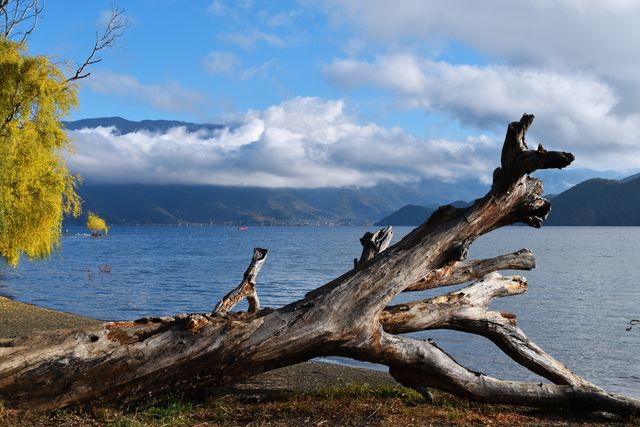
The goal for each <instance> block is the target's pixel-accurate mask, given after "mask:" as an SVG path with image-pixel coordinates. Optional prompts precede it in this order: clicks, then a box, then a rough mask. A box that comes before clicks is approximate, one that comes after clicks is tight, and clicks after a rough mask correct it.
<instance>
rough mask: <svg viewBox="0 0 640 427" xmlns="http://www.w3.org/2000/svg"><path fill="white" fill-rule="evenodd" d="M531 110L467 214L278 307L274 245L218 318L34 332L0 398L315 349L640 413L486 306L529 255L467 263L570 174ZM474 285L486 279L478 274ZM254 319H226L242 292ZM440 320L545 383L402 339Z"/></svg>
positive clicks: (120, 397)
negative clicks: (472, 251)
mask: <svg viewBox="0 0 640 427" xmlns="http://www.w3.org/2000/svg"><path fill="white" fill-rule="evenodd" d="M532 121H533V116H532V115H527V114H525V115H524V116H523V117H522V119H521V120H520V121H519V122H513V123H511V124H510V125H509V127H508V130H507V135H506V138H505V143H504V147H503V150H502V158H501V166H500V167H499V168H497V169H496V170H495V172H494V179H493V185H492V188H491V190H490V191H489V192H488V193H487V195H486V196H484V197H483V198H481V199H478V200H476V201H475V203H474V204H473V205H472V206H470V207H467V208H454V207H452V206H443V207H441V208H439V209H438V210H437V211H436V212H435V213H434V214H433V215H432V216H431V217H430V218H429V219H428V220H427V221H426V222H425V223H424V224H422V225H421V226H419V227H417V228H416V229H415V230H413V231H412V232H411V233H409V234H408V235H407V236H406V237H405V238H404V239H402V240H401V241H400V242H399V243H397V244H395V245H393V246H391V247H389V248H387V249H385V247H386V246H387V245H388V242H389V241H390V234H391V230H390V229H383V230H380V231H379V232H377V233H367V234H366V235H365V236H364V237H363V238H362V239H361V242H362V244H363V252H362V255H361V258H360V260H356V261H355V263H354V264H355V266H354V269H353V270H351V271H349V272H347V273H345V274H343V275H342V276H340V277H339V278H337V279H335V280H333V281H331V282H329V283H327V284H326V285H324V286H322V287H320V288H318V289H316V290H314V291H312V292H309V293H308V294H307V295H306V296H305V298H304V299H301V300H299V301H296V302H293V303H291V304H289V305H287V306H285V307H282V308H279V309H277V310H273V309H268V308H264V309H259V304H258V298H257V292H256V276H257V274H258V271H259V270H260V267H261V266H262V264H263V263H264V262H265V259H266V250H264V249H259V248H257V249H256V250H255V252H254V256H253V259H252V262H251V264H250V266H249V268H248V269H247V272H246V273H245V276H244V279H243V281H242V283H241V284H240V285H239V286H238V287H237V288H236V289H235V290H233V291H232V292H230V293H229V294H228V295H227V296H226V297H225V298H224V299H223V300H222V301H221V302H220V303H218V304H217V306H216V309H215V310H214V312H213V313H212V314H210V315H209V314H192V315H186V314H184V315H178V316H175V317H167V318H143V319H139V320H137V321H131V322H111V323H106V324H104V325H101V326H97V327H93V328H87V329H83V330H65V331H52V332H43V333H37V334H34V335H32V336H29V337H25V338H18V339H14V340H10V341H4V342H3V343H2V344H0V345H2V348H0V394H1V395H2V399H3V400H4V401H5V403H6V404H7V405H8V406H11V407H17V408H40V409H50V408H57V407H61V406H65V405H69V404H74V403H86V402H108V401H120V402H122V401H131V400H138V399H144V398H147V397H149V396H153V395H157V394H159V393H165V392H170V391H171V392H175V391H181V390H187V389H190V388H194V387H202V386H206V385H222V384H228V383H232V382H235V381H238V380H240V379H242V378H246V377H249V376H252V375H254V374H257V373H259V372H263V371H267V370H271V369H275V368H278V367H282V366H286V365H291V364H294V363H298V362H302V361H306V360H309V359H311V358H314V357H319V356H330V355H334V356H346V357H350V358H353V359H358V360H363V361H369V362H375V363H382V364H385V365H387V366H388V367H389V368H390V373H391V375H393V377H394V378H395V379H396V380H398V381H399V382H400V383H401V384H404V385H406V386H409V387H413V388H415V389H416V390H418V391H421V392H423V393H425V394H426V393H428V392H427V388H428V387H434V388H438V389H441V390H444V391H447V392H450V393H453V394H456V395H459V396H466V397H469V398H471V399H474V400H479V401H484V402H495V403H508V404H518V405H529V406H563V407H576V408H581V409H582V410H585V409H587V410H604V411H609V412H616V413H625V414H628V413H634V412H638V411H640V401H638V400H635V399H631V398H628V397H624V396H620V395H614V394H610V393H607V392H605V391H604V390H602V389H600V388H598V387H596V386H595V385H593V384H591V383H589V382H587V381H586V380H584V379H582V378H580V377H578V376H577V375H575V374H574V373H573V372H571V371H570V370H569V369H568V368H567V367H565V366H564V365H563V364H561V363H560V362H558V361H556V360H554V359H553V358H551V357H550V356H549V355H548V354H546V353H545V352H544V351H543V350H542V349H540V348H539V347H538V346H536V345H535V344H534V343H533V342H532V341H531V340H529V339H528V338H527V337H526V335H525V334H524V333H523V332H522V331H521V330H520V329H519V328H518V327H517V326H516V317H515V315H513V314H510V313H504V312H503V313H499V312H494V311H490V310H489V309H488V308H487V306H488V304H489V302H490V301H491V300H492V299H494V298H498V297H503V296H509V295H516V294H520V293H523V292H525V291H526V289H527V282H526V280H525V279H524V278H523V277H520V276H511V277H502V276H500V275H499V274H498V273H496V272H497V271H499V270H505V269H520V270H528V269H531V268H533V267H534V265H535V261H534V258H533V255H532V254H531V252H529V251H528V250H526V249H523V250H521V251H518V252H515V253H513V254H508V255H503V256H499V257H496V258H492V259H487V260H473V261H469V260H466V259H465V258H466V256H467V250H468V248H469V246H470V245H471V244H472V243H473V241H474V240H475V239H476V238H478V237H479V236H481V235H483V234H485V233H488V232H490V231H492V230H494V229H496V228H499V227H502V226H505V225H508V224H513V223H516V222H524V223H526V224H528V225H530V226H532V227H540V226H541V225H542V222H543V221H544V219H545V218H546V217H547V214H548V212H549V209H550V204H549V202H548V201H547V200H545V199H543V198H542V197H541V196H542V183H541V182H540V181H539V180H538V179H536V178H533V177H530V176H528V175H527V174H529V173H531V172H533V171H535V170H537V169H545V168H563V167H565V166H567V165H569V164H570V163H571V162H572V161H573V159H574V157H573V156H572V155H571V154H569V153H563V152H556V151H546V150H544V149H542V148H541V147H539V148H538V150H528V148H527V146H526V143H525V133H526V131H527V129H528V128H529V126H530V125H531V123H532ZM477 279H479V280H477ZM472 280H477V281H476V282H475V283H473V284H471V285H469V286H467V287H465V288H463V289H461V290H459V291H456V292H451V293H448V294H444V295H441V296H438V297H434V298H429V299H424V300H418V301H413V302H409V303H406V304H401V305H396V306H389V303H390V302H391V300H392V299H393V298H394V297H395V296H396V295H398V294H399V293H401V292H405V291H417V290H424V289H433V288H437V287H441V286H449V285H454V284H460V283H465V282H468V281H472ZM244 297H248V298H249V299H250V303H251V304H250V309H249V312H247V313H230V312H229V311H230V309H231V308H232V307H233V306H234V305H235V304H237V302H239V301H240V300H241V299H242V298H244ZM434 328H447V329H455V330H458V331H464V332H469V333H473V334H479V335H483V336H485V337H487V338H489V339H490V340H491V341H493V342H494V343H495V344H496V345H497V346H498V347H499V348H500V349H501V350H503V351H504V352H505V353H506V354H507V355H509V356H510V357H511V358H513V359H514V360H515V361H516V362H518V363H520V364H521V365H523V366H525V367H526V368H528V369H530V370H531V371H533V372H535V373H537V374H539V375H541V376H543V377H544V378H546V379H547V380H549V383H547V384H540V383H526V382H515V381H504V380H499V379H496V378H492V377H489V376H486V375H483V374H479V373H476V372H473V371H470V370H468V369H466V368H464V367H463V366H461V365H459V364H458V363H457V362H455V361H454V360H453V359H452V358H451V357H450V356H449V355H447V354H446V353H445V352H444V351H443V350H441V349H440V348H439V347H438V346H437V345H436V344H435V343H433V342H430V341H427V342H425V341H418V340H415V339H412V338H408V337H405V336H401V335H400V334H403V333H407V332H414V331H421V330H426V329H434Z"/></svg>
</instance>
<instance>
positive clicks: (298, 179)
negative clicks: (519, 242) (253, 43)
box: [68, 98, 499, 188]
mask: <svg viewBox="0 0 640 427" xmlns="http://www.w3.org/2000/svg"><path fill="white" fill-rule="evenodd" d="M235 122H236V123H238V124H237V125H235V126H233V127H232V128H225V129H222V130H219V131H215V132H213V133H209V132H205V131H201V132H196V133H188V132H186V131H185V129H184V128H176V129H172V130H171V131H169V132H167V133H165V134H161V135H154V134H150V133H148V132H135V133H129V134H125V135H118V134H116V133H114V132H113V129H109V128H97V129H84V130H79V131H73V132H71V136H72V137H73V138H74V140H75V146H76V154H74V155H72V156H70V158H69V159H68V163H69V167H70V169H71V170H72V171H74V172H80V173H81V174H82V175H83V176H85V178H86V179H87V180H88V181H91V182H112V183H132V182H136V183H185V184H187V183H190V184H193V183H198V184H217V185H247V186H263V187H306V188H312V187H327V186H370V185H374V184H376V183H378V182H380V181H383V180H393V181H396V182H403V181H405V182H408V181H418V180H420V179H422V178H435V179H440V180H445V181H455V180H457V179H460V178H470V177H478V176H483V177H484V178H485V180H486V179H488V177H489V176H490V174H491V172H492V170H493V167H494V165H495V164H496V159H497V158H498V157H499V145H498V144H497V143H496V142H495V141H494V140H493V139H491V138H489V137H486V136H481V137H477V138H468V139H466V140H463V141H451V140H446V139H437V140H425V139H419V138H416V137H414V136H411V135H409V134H407V133H406V132H404V131H403V130H402V129H399V128H385V127H381V126H378V125H376V124H373V123H368V124H359V123H357V122H356V121H355V120H354V118H352V117H351V116H349V115H348V114H346V112H345V106H344V103H343V101H326V100H321V99H318V98H294V99H292V100H289V101H285V102H283V103H281V104H278V105H274V106H272V107H269V108H267V109H265V110H262V111H250V112H247V113H245V114H243V115H241V116H237V117H236V119H235Z"/></svg>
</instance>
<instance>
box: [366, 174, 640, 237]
mask: <svg viewBox="0 0 640 427" xmlns="http://www.w3.org/2000/svg"><path fill="white" fill-rule="evenodd" d="M547 198H548V199H549V200H550V201H551V212H550V213H549V217H548V218H547V220H546V221H545V225H569V226H612V225H615V226H637V225H640V174H635V175H632V176H629V177H627V178H624V179H620V180H615V179H602V178H593V179H589V180H586V181H583V182H581V183H580V184H578V185H576V186H574V187H571V188H570V189H568V190H566V191H563V192H562V193H560V194H557V195H550V196H547ZM454 205H456V207H460V206H461V203H456V204H454ZM434 210H435V209H434V207H432V206H415V205H407V206H404V207H402V208H400V209H399V210H397V211H396V212H394V213H392V214H391V215H388V216H386V217H385V218H383V219H382V220H380V221H378V222H377V223H376V225H385V226H386V225H398V226H405V225H407V226H416V225H419V224H421V223H422V222H424V221H425V219H426V218H428V217H429V215H431V214H432V213H433V211H434Z"/></svg>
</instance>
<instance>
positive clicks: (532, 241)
mask: <svg viewBox="0 0 640 427" xmlns="http://www.w3.org/2000/svg"><path fill="white" fill-rule="evenodd" d="M373 229H374V228H373V227H371V228H364V227H255V228H250V229H248V230H244V231H240V230H238V229H236V228H234V227H114V228H112V229H111V230H110V232H109V236H108V237H107V238H104V239H94V238H89V237H86V236H82V235H74V234H75V233H80V234H81V233H85V232H86V230H85V229H80V228H78V229H74V228H70V229H69V232H70V233H71V234H72V235H68V236H63V237H62V247H61V249H60V250H59V251H58V252H57V253H56V254H55V255H54V256H52V257H51V258H49V259H47V260H45V261H40V262H26V261H23V262H21V264H20V266H19V267H18V268H17V269H9V268H6V267H5V268H3V269H2V270H0V294H3V295H5V296H9V297H12V298H14V299H16V300H18V301H23V302H29V303H34V304H38V305H40V306H44V307H49V308H53V309H56V310H62V311H68V312H72V313H76V314H80V315H84V316H90V317H95V318H99V319H104V320H114V319H135V318H138V317H142V316H146V315H152V316H160V315H172V314H176V313H181V312H209V311H211V309H212V308H213V306H214V305H215V303H216V302H217V301H218V300H219V299H220V298H221V297H222V296H223V295H224V294H226V293H227V292H228V291H229V290H230V289H232V288H233V287H235V286H236V285H237V284H238V283H239V282H240V280H241V278H242V274H243V273H244V270H245V269H246V267H247V266H248V264H249V260H250V258H251V254H252V249H253V247H255V246H261V247H265V248H268V249H269V256H268V258H267V261H266V263H265V265H264V267H263V269H262V271H261V272H260V275H259V276H258V294H259V296H260V299H261V303H262V305H263V306H270V307H278V306H282V305H284V304H287V303H289V302H292V301H294V300H296V299H298V298H301V297H302V296H303V295H304V294H305V293H306V292H307V291H309V290H311V289H313V288H316V287H318V286H320V285H322V284H324V283H326V282H327V281H329V280H331V279H333V278H335V277H337V276H339V275H340V274H342V273H344V272H345V271H347V270H349V269H351V268H352V266H353V258H354V257H358V256H359V255H360V244H359V238H360V237H361V236H362V235H363V234H364V232H365V231H367V230H373ZM410 230H411V228H409V227H396V228H395V236H396V237H394V242H395V241H397V240H398V238H399V237H401V236H403V235H405V234H406V233H407V232H409V231H410ZM523 247H526V248H529V249H531V250H533V252H534V254H535V255H536V258H537V268H536V269H534V270H533V271H529V272H517V273H515V274H522V275H524V276H525V277H527V279H528V281H529V291H528V292H527V293H526V294H524V295H519V296H514V297H510V298H502V299H499V300H496V301H495V302H494V303H493V304H492V307H493V308H495V309H499V310H506V311H511V312H514V313H516V314H517V315H518V318H519V325H520V327H521V328H522V329H523V330H524V331H525V333H527V334H528V336H529V337H530V338H531V339H533V340H534V341H535V342H536V343H537V344H538V345H540V346H541V347H542V348H543V349H545V350H546V351H547V352H548V353H550V354H551V355H553V356H555V357H556V358H558V359H559V360H561V361H562V362H564V363H566V364H567V365H568V366H569V367H570V368H572V369H573V370H574V371H575V372H577V373H578V374H581V375H584V376H585V377H587V379H589V380H591V381H593V382H595V383H596V384H598V385H600V386H603V387H605V388H606V389H608V390H610V391H618V392H623V393H626V394H628V395H632V396H635V397H640V328H634V329H633V330H631V331H626V330H625V328H626V327H627V326H628V322H629V319H633V318H638V317H640V285H639V284H638V283H639V282H640V263H639V262H638V254H639V253H640V227H637V228H636V227H546V228H542V229H540V230H535V229H531V228H528V227H506V228H503V229H500V230H497V231H494V232H493V233H491V234H489V235H487V236H484V237H482V238H481V239H479V240H478V241H477V242H476V243H475V244H474V245H473V246H472V247H471V253H470V258H481V257H482V258H486V257H492V256H496V255H500V254H502V253H508V252H512V251H515V250H518V249H520V248H523ZM103 264H109V265H110V266H111V272H110V273H104V272H101V271H100V266H101V265H103ZM454 289H456V288H453V287H452V288H449V289H447V290H454ZM436 291H438V290H436ZM439 291H440V292H433V291H432V292H423V293H413V294H403V295H402V296H401V297H400V298H399V299H398V301H406V300H408V299H409V298H411V299H418V298H423V297H424V296H430V295H434V294H437V293H441V292H442V290H439ZM245 307H246V305H241V306H239V308H242V309H244V308H245ZM416 335H417V336H419V337H421V338H426V337H431V338H433V339H435V340H436V342H438V344H439V345H440V346H441V347H442V348H443V349H444V350H446V351H447V352H449V353H450V354H451V355H452V356H454V357H455V358H456V359H457V360H458V361H459V362H461V363H462V364H464V365H466V366H468V367H470V368H472V369H475V370H479V371H482V372H485V373H487V374H491V375H495V376H499V377H501V378H507V379H517V380H536V381H537V380H538V379H539V377H537V376H536V375H535V374H531V373H529V372H528V371H526V370H524V369H523V368H521V367H520V366H519V365H517V364H516V363H514V362H512V361H511V360H510V359H509V358H508V357H506V356H504V355H503V354H502V353H501V352H500V351H499V350H498V349H497V348H496V347H495V346H493V344H491V343H490V342H489V341H488V340H486V339H484V338H481V337H477V336H473V335H469V334H464V333H460V332H454V331H428V332H423V333H420V334H416ZM331 360H332V361H334V362H335V361H338V362H340V363H348V364H349V363H354V362H352V361H349V360H344V359H331ZM356 364H357V365H360V364H359V363H356Z"/></svg>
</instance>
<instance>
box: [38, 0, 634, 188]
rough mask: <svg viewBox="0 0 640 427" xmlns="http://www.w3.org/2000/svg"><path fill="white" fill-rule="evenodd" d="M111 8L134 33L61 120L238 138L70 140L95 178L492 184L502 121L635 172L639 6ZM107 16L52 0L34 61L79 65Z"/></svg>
mask: <svg viewBox="0 0 640 427" xmlns="http://www.w3.org/2000/svg"><path fill="white" fill-rule="evenodd" d="M118 4H119V6H120V7H121V8H122V9H124V10H125V15H126V16H127V17H128V19H129V20H130V23H131V26H130V28H129V29H128V30H127V31H126V33H125V35H124V36H123V37H121V38H120V39H118V40H117V42H116V45H115V47H113V48H112V49H110V50H108V51H106V52H105V53H104V55H103V58H104V59H103V61H102V62H101V63H99V64H96V65H95V66H94V67H93V68H92V69H91V71H92V72H93V75H92V76H91V77H89V78H88V79H86V80H83V81H81V83H80V107H79V108H78V110H77V111H75V112H74V113H73V116H72V118H73V119H79V118H87V117H101V116H122V117H125V118H128V119H131V120H141V119H158V118H164V119H179V120H186V121H194V122H215V123H230V124H233V125H234V127H233V128H232V129H230V130H229V131H228V132H227V133H225V134H220V135H186V136H182V135H178V134H176V135H164V136H162V138H160V137H159V136H158V137H153V136H149V135H131V136H128V137H122V136H118V135H115V134H114V133H112V132H109V131H108V130H102V131H100V132H101V133H100V132H97V131H96V132H93V133H91V132H84V133H77V134H75V135H74V138H75V139H76V149H77V152H78V155H77V156H76V157H75V158H74V157H72V158H70V160H69V163H70V166H71V167H72V168H74V169H75V170H77V171H79V172H81V173H83V174H84V175H87V176H89V177H91V176H93V177H94V178H96V179H98V177H100V178H99V179H100V180H105V181H113V180H117V179H116V178H118V179H122V177H123V171H125V170H135V171H138V172H137V173H136V174H131V173H129V174H125V176H126V180H129V181H136V182H138V181H139V182H147V181H151V182H158V181H163V180H164V181H167V182H174V181H176V182H183V181H186V182H198V183H208V184H226V185H228V184H233V183H239V184H241V185H265V186H303V187H317V186H342V185H356V186H358V185H374V184H376V183H378V182H380V181H384V180H392V181H411V182H415V181H420V180H423V179H436V180H441V181H456V180H461V179H475V178H477V179H481V180H483V181H488V179H489V177H490V175H491V171H492V170H493V168H494V167H495V164H496V162H497V159H498V156H499V150H500V143H501V139H502V136H503V134H504V129H505V126H506V124H507V123H508V122H510V121H512V120H516V119H518V118H519V117H520V115H521V114H522V113H523V112H530V113H534V114H536V117H537V119H536V123H535V125H534V127H533V128H532V131H531V136H530V141H532V143H537V142H543V143H544V144H545V146H546V147H547V148H551V149H562V150H566V151H572V152H574V153H575V154H576V156H577V161H576V165H577V167H580V168H590V169H594V170H616V171H620V173H621V174H622V173H624V171H630V170H633V169H635V168H637V167H638V164H639V163H640V162H638V159H640V151H639V150H640V149H639V148H638V144H637V141H638V140H640V114H639V108H640V96H638V95H640V78H639V77H638V73H637V70H638V69H640V54H637V53H636V52H635V45H636V44H637V40H638V38H639V37H640V27H639V26H637V21H638V19H639V18H640V3H638V2H635V1H631V0H613V1H608V2H606V3H605V2H597V1H591V0H558V1H551V0H539V1H522V2H513V1H506V0H488V1H486V2H465V1H462V0H450V1H447V2H441V1H428V0H425V1H422V0H397V1H394V2H389V1H382V0H369V1H364V0H343V1H338V0H326V1H307V0H299V1H273V2H259V1H251V0H245V1H235V2H232V1H226V0H194V1H169V0H153V1H152V0H128V1H127V0H121V1H120V2H119V3H118ZM109 9H110V3H109V2H107V1H102V0H94V1H74V0H67V1H64V2H54V1H49V2H47V3H46V8H45V11H44V16H43V19H42V20H41V22H40V23H39V26H38V29H37V31H36V33H34V35H33V36H32V38H31V39H30V42H29V49H30V51H31V52H33V53H42V54H46V55H49V56H51V57H52V58H53V59H54V60H57V61H65V60H66V61H76V62H78V61H81V60H82V59H83V56H85V55H86V54H87V52H88V51H89V49H90V48H91V46H92V44H93V36H94V34H95V31H96V30H99V29H100V28H101V27H102V26H103V25H104V17H105V14H108V11H109ZM185 141H191V142H185ZM130 150H137V151H136V152H135V154H134V155H132V153H131V151H130ZM161 150H164V151H161ZM97 152H100V153H102V156H107V155H108V156H110V157H109V158H110V159H111V161H110V162H107V164H121V165H122V169H121V170H118V168H115V169H114V170H101V171H97V168H98V169H99V168H104V167H106V166H101V165H100V164H97V163H96V162H95V161H94V160H93V159H94V158H95V153H97ZM150 152H153V153H154V155H150V154H149V153H150ZM176 153H179V155H177V154H176ZM103 158H104V157H103ZM176 159H177V160H176ZM243 162H244V163H246V165H244V164H243ZM103 163H104V162H103ZM247 165H248V166H247ZM249 167H250V168H252V169H249ZM256 169H257V170H256ZM186 170H188V171H189V173H185V171H186ZM154 171H156V172H154ZM192 171H195V172H193V173H192ZM185 176H186V177H188V178H185ZM170 177H174V178H170Z"/></svg>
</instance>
